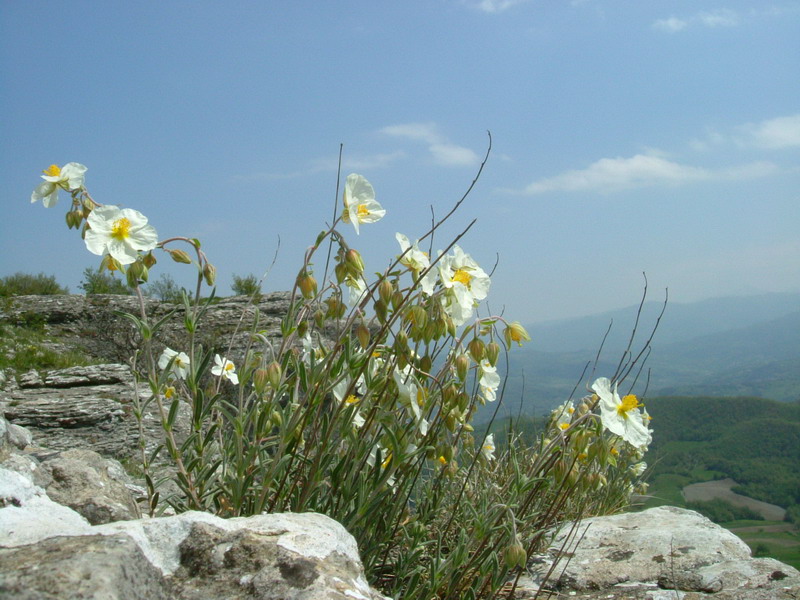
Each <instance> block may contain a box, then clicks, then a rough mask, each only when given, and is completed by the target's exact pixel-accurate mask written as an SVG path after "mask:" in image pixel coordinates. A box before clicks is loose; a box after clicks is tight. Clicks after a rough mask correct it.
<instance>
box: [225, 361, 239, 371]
mask: <svg viewBox="0 0 800 600" xmlns="http://www.w3.org/2000/svg"><path fill="white" fill-rule="evenodd" d="M223 368H224V369H225V370H226V371H233V370H234V369H235V368H236V366H235V365H234V364H233V363H232V362H231V361H228V362H226V363H225V366H224V367H223Z"/></svg>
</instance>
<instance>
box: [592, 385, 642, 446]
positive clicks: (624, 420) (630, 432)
mask: <svg viewBox="0 0 800 600" xmlns="http://www.w3.org/2000/svg"><path fill="white" fill-rule="evenodd" d="M592 391H594V393H595V394H597V395H598V397H599V398H600V420H601V421H602V422H603V427H605V428H606V429H608V430H609V431H610V432H611V433H614V434H616V435H618V436H620V437H621V438H622V439H623V440H625V441H626V442H628V443H629V444H631V445H632V446H634V447H636V448H642V447H646V446H648V445H650V442H651V441H652V435H651V434H650V431H649V430H648V429H647V427H645V425H644V424H643V422H642V421H643V419H642V414H641V413H640V412H639V407H640V406H641V404H639V400H638V399H637V398H636V396H634V395H633V394H629V395H627V396H625V397H624V398H620V397H619V394H618V393H617V384H616V382H614V388H613V389H612V388H611V382H610V381H609V380H608V378H607V377H601V378H599V379H598V380H597V381H595V382H594V383H593V384H592Z"/></svg>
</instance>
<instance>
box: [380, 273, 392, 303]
mask: <svg viewBox="0 0 800 600" xmlns="http://www.w3.org/2000/svg"><path fill="white" fill-rule="evenodd" d="M392 294H394V286H393V285H392V282H391V281H389V280H388V279H384V280H382V281H381V283H380V285H379V286H378V296H380V299H381V302H383V303H384V304H386V305H387V306H388V305H389V303H390V302H391V301H392Z"/></svg>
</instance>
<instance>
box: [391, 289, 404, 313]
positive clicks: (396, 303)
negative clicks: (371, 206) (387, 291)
mask: <svg viewBox="0 0 800 600" xmlns="http://www.w3.org/2000/svg"><path fill="white" fill-rule="evenodd" d="M402 304H403V292H401V291H400V290H397V291H395V293H394V294H392V308H393V309H395V310H397V309H398V308H400V306H402Z"/></svg>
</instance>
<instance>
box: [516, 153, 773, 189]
mask: <svg viewBox="0 0 800 600" xmlns="http://www.w3.org/2000/svg"><path fill="white" fill-rule="evenodd" d="M775 171H777V167H776V166H775V165H773V164H772V163H767V162H756V163H750V164H746V165H740V166H737V167H734V168H728V169H717V170H714V169H705V168H703V167H694V166H691V165H683V164H680V163H677V162H674V161H670V160H667V159H665V158H662V157H661V156H653V155H646V154H637V155H635V156H632V157H630V158H621V157H617V158H602V159H600V160H598V161H597V162H594V163H592V164H591V165H589V166H588V167H587V168H585V169H577V170H571V171H566V172H564V173H561V174H560V175H556V176H555V177H548V178H545V179H539V180H537V181H534V182H533V183H531V184H530V185H528V186H527V187H526V188H525V189H524V190H523V192H522V193H524V194H529V195H534V194H543V193H546V192H599V193H609V192H615V191H619V190H625V189H631V188H640V187H648V186H654V185H673V186H674V185H682V184H687V183H692V182H696V181H709V180H732V179H752V178H755V177H764V176H766V175H769V174H771V173H774V172H775Z"/></svg>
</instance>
